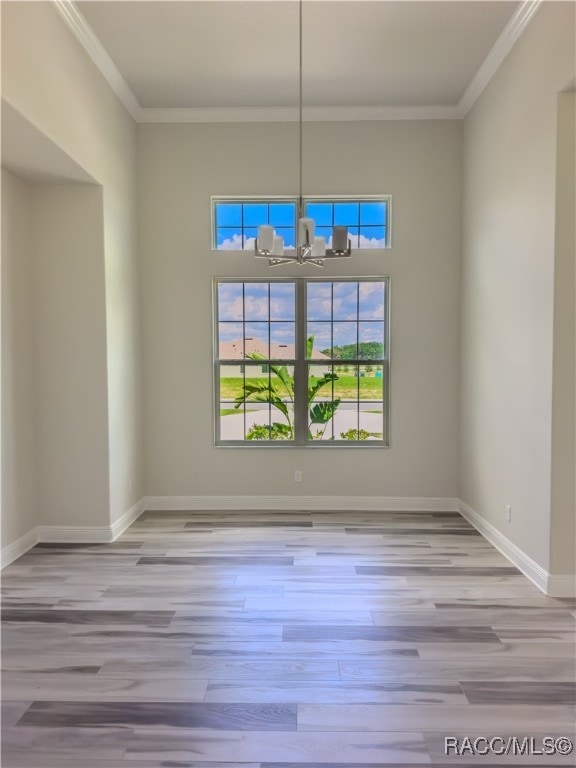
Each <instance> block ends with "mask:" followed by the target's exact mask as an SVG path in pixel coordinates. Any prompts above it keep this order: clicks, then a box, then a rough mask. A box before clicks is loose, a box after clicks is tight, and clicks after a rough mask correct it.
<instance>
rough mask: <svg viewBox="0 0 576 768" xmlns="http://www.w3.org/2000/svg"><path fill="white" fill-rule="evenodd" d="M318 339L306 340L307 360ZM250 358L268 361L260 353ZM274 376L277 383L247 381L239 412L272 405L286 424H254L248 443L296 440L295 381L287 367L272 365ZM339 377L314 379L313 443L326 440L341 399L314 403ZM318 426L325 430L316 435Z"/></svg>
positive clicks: (311, 393) (310, 413)
mask: <svg viewBox="0 0 576 768" xmlns="http://www.w3.org/2000/svg"><path fill="white" fill-rule="evenodd" d="M313 347H314V337H313V336H310V337H309V338H308V339H306V358H307V359H308V360H309V359H310V358H311V357H312V349H313ZM246 357H247V358H248V359H250V360H262V361H264V360H266V361H267V358H266V357H264V355H261V354H260V353H259V352H252V353H250V354H247V355H246ZM270 372H271V373H272V374H274V376H275V377H276V379H277V382H276V380H272V377H269V378H268V380H267V381H245V382H244V385H243V387H242V392H241V393H240V394H239V395H238V396H237V397H236V398H235V400H234V402H235V403H236V405H235V406H234V407H235V408H240V406H241V405H243V404H245V403H248V402H252V403H268V404H269V405H272V406H273V407H274V408H277V409H278V410H279V411H280V413H281V414H282V415H283V416H284V418H285V419H286V422H285V423H284V422H279V421H275V422H273V423H272V424H270V425H268V424H254V425H253V426H252V427H251V428H250V430H249V431H248V433H247V434H246V439H247V440H294V437H295V432H294V421H293V418H292V415H291V414H293V412H294V379H293V377H292V376H290V374H289V373H288V368H287V367H286V366H285V365H270ZM337 380H338V376H337V375H336V374H335V373H325V374H323V375H322V376H321V377H320V378H318V379H314V380H313V381H312V382H311V383H310V384H309V386H308V437H309V439H311V440H320V439H321V438H322V437H323V436H324V432H325V431H326V427H327V426H328V422H329V421H330V419H331V418H332V417H333V416H334V414H335V413H336V409H337V408H338V406H339V405H340V398H336V399H335V400H329V401H321V402H317V403H313V401H314V398H315V397H316V395H317V394H318V393H319V392H320V390H321V389H322V388H323V387H325V386H326V384H330V383H331V382H333V381H337ZM314 425H318V426H320V427H322V425H323V428H321V429H317V430H316V432H315V433H314V434H313V433H312V428H313V426H314Z"/></svg>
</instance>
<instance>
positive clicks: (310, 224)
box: [298, 218, 315, 245]
mask: <svg viewBox="0 0 576 768" xmlns="http://www.w3.org/2000/svg"><path fill="white" fill-rule="evenodd" d="M314 226H315V225H314V219H307V218H302V219H298V245H312V243H313V242H314Z"/></svg>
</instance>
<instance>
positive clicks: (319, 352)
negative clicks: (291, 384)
mask: <svg viewBox="0 0 576 768" xmlns="http://www.w3.org/2000/svg"><path fill="white" fill-rule="evenodd" d="M306 339H307V340H308V341H310V339H312V342H313V347H312V352H311V354H310V350H309V349H307V350H306V356H307V357H308V358H309V359H313V360H325V359H327V358H328V357H329V356H330V355H331V353H332V324H331V323H308V326H307V328H306ZM307 347H309V344H307Z"/></svg>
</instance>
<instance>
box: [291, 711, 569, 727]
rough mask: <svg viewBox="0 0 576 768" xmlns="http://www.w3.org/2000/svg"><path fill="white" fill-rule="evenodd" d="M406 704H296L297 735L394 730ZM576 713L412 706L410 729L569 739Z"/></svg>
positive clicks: (401, 722)
mask: <svg viewBox="0 0 576 768" xmlns="http://www.w3.org/2000/svg"><path fill="white" fill-rule="evenodd" d="M406 715H407V713H406V705H404V704H400V705H394V704H299V705H298V730H299V731H332V730H334V731H347V730H352V731H376V732H380V731H386V732H388V731H397V730H402V728H404V727H405V724H406ZM575 715H576V711H575V709H574V707H570V706H541V707H538V708H535V707H529V706H522V705H515V706H508V707H506V709H505V710H504V711H503V709H502V707H501V706H500V705H499V704H490V705H479V706H474V707H454V706H447V707H437V706H434V705H422V704H412V705H411V706H410V707H409V715H408V716H409V719H410V727H411V728H414V730H417V731H440V732H442V733H446V728H447V724H448V723H450V728H452V729H453V730H457V731H461V732H464V731H470V732H478V731H483V732H486V733H497V732H499V731H500V730H501V729H503V728H504V729H506V730H507V731H508V732H510V733H513V732H514V731H518V732H520V731H533V732H536V731H538V730H540V731H547V732H549V733H556V734H567V733H570V732H571V730H572V729H573V727H574V723H575V722H576V720H575Z"/></svg>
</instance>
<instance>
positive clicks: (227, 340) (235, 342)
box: [218, 322, 244, 360]
mask: <svg viewBox="0 0 576 768" xmlns="http://www.w3.org/2000/svg"><path fill="white" fill-rule="evenodd" d="M218 356H219V357H220V359H221V360H243V359H244V344H243V341H242V323H230V322H224V323H218Z"/></svg>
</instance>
